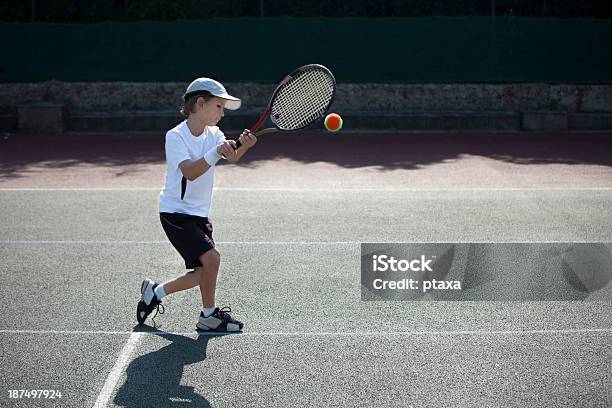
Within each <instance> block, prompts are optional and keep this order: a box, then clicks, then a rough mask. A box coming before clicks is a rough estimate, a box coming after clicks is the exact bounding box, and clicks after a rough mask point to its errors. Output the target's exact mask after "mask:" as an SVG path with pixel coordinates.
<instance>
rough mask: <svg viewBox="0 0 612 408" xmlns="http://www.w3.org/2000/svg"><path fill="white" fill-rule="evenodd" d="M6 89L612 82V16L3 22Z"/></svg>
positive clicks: (0, 50)
mask: <svg viewBox="0 0 612 408" xmlns="http://www.w3.org/2000/svg"><path fill="white" fill-rule="evenodd" d="M0 38H1V40H0V41H1V43H0V55H2V57H1V58H2V59H1V61H0V67H1V68H2V72H1V73H0V81H1V82H29V81H43V80H49V79H57V80H62V81H146V82H149V81H154V82H158V81H159V82H166V81H181V82H185V81H189V80H191V79H193V78H194V77H197V76H210V77H214V78H216V79H219V80H222V81H256V82H276V81H278V80H279V79H280V78H281V77H282V76H283V75H284V74H286V73H287V72H288V71H291V70H292V69H294V68H296V67H297V66H299V65H303V64H306V63H320V64H324V65H326V66H328V67H329V68H330V69H332V71H333V72H334V73H335V75H336V77H337V79H338V80H339V81H341V82H526V81H529V82H532V81H538V82H540V81H541V82H550V83H610V82H611V80H612V58H611V52H610V50H611V49H612V47H611V44H612V20H601V19H600V20H592V19H554V18H523V17H495V18H493V17H423V18H385V19H382V18H380V19H377V18H345V19H332V18H321V19H306V18H290V17H286V18H269V19H267V18H264V19H259V18H239V19H208V20H200V21H193V20H191V21H173V22H135V23H97V24H46V23H36V24H25V23H1V24H0Z"/></svg>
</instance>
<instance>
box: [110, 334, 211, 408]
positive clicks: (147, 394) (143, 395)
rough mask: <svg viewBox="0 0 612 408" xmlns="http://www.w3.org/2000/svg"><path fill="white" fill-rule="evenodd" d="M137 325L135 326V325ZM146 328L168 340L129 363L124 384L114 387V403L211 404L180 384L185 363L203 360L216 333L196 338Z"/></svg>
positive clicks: (119, 404) (145, 405)
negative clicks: (159, 347)
mask: <svg viewBox="0 0 612 408" xmlns="http://www.w3.org/2000/svg"><path fill="white" fill-rule="evenodd" d="M137 327H138V326H137ZM136 330H137V331H146V332H149V333H153V334H155V335H157V336H159V337H163V338H164V339H166V340H168V341H170V344H168V345H166V346H164V347H162V348H161V349H159V350H157V351H153V352H151V353H147V354H145V355H142V356H140V357H137V358H136V359H134V360H132V362H131V363H130V364H129V365H128V367H127V370H126V374H127V378H126V381H125V383H124V384H123V385H122V386H121V388H119V389H118V390H117V394H116V396H115V399H114V401H113V402H114V403H115V404H116V405H118V406H121V407H175V406H180V407H184V406H185V405H186V404H189V405H191V406H195V407H210V403H209V401H208V400H207V399H206V398H205V397H204V396H202V395H200V394H198V393H197V392H195V390H194V387H190V386H186V385H182V384H181V379H182V377H183V370H184V368H185V366H186V365H188V364H194V363H199V362H201V361H203V360H205V359H206V349H207V347H208V342H209V341H210V340H211V339H212V338H214V337H218V336H205V335H201V336H198V338H196V339H192V338H190V337H185V336H180V335H176V334H171V333H166V332H162V331H159V330H156V329H152V328H150V329H149V328H147V329H146V330H142V328H140V327H138V328H137V329H136Z"/></svg>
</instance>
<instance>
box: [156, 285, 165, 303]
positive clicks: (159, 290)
mask: <svg viewBox="0 0 612 408" xmlns="http://www.w3.org/2000/svg"><path fill="white" fill-rule="evenodd" d="M155 296H157V299H158V300H162V298H163V297H164V296H166V291H165V290H164V285H157V287H156V288H155Z"/></svg>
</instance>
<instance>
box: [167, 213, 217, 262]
mask: <svg viewBox="0 0 612 408" xmlns="http://www.w3.org/2000/svg"><path fill="white" fill-rule="evenodd" d="M159 219H160V220H161V224H162V227H163V228H164V231H165V232H166V235H167V236H168V239H169V240H170V243H171V244H172V246H174V248H176V250H177V251H178V253H179V254H181V256H182V257H183V259H184V260H185V268H187V269H191V268H195V267H197V266H202V262H200V259H199V258H200V256H201V255H202V254H204V253H205V252H208V251H210V250H211V249H213V248H214V247H215V241H214V240H213V235H212V234H213V227H212V224H211V223H210V221H208V218H207V217H197V216H195V215H186V214H179V213H173V214H171V213H160V214H159Z"/></svg>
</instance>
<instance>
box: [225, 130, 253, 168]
mask: <svg viewBox="0 0 612 408" xmlns="http://www.w3.org/2000/svg"><path fill="white" fill-rule="evenodd" d="M238 139H239V140H240V143H241V144H242V145H241V146H240V147H239V148H238V149H237V150H236V155H235V156H231V157H230V156H225V157H227V161H228V162H230V163H236V162H237V161H238V160H240V158H241V157H242V156H244V154H245V153H246V151H247V150H249V149H250V148H251V147H253V146H254V145H255V143H257V137H255V135H254V134H253V133H251V131H250V130H249V129H244V131H243V132H242V134H241V135H240V137H239V138H238ZM230 143H231V144H232V146H235V143H236V142H234V141H233V140H231V141H230Z"/></svg>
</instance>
